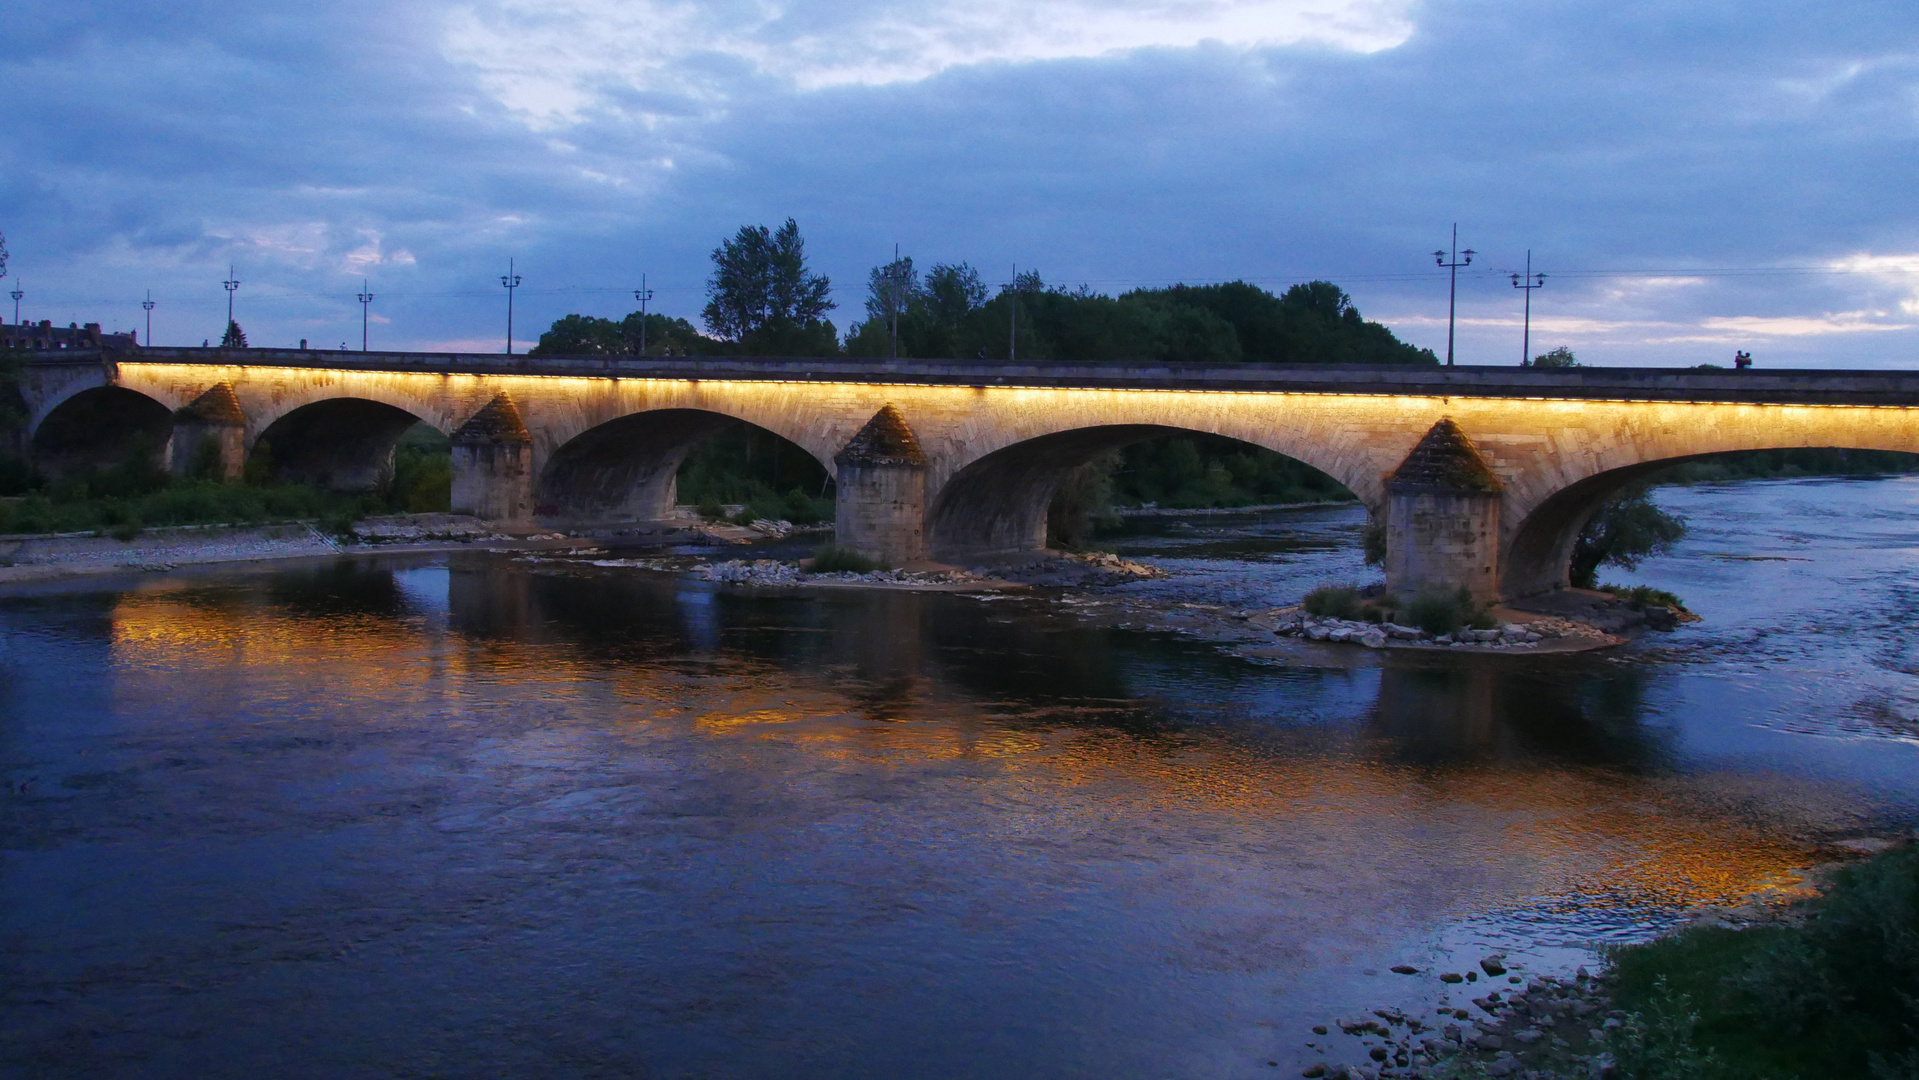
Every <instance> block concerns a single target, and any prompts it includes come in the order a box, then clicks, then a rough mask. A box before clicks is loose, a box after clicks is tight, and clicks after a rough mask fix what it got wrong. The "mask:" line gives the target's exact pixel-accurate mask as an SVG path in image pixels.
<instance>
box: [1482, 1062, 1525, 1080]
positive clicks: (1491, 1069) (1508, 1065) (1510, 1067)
mask: <svg viewBox="0 0 1919 1080" xmlns="http://www.w3.org/2000/svg"><path fill="white" fill-rule="evenodd" d="M1518 1068H1519V1063H1518V1062H1516V1061H1489V1062H1487V1063H1486V1075H1487V1076H1491V1077H1501V1076H1511V1075H1512V1074H1513V1071H1514V1070H1516V1069H1518Z"/></svg>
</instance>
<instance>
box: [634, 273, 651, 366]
mask: <svg viewBox="0 0 1919 1080" xmlns="http://www.w3.org/2000/svg"><path fill="white" fill-rule="evenodd" d="M633 299H635V300H638V301H639V302H640V355H641V356H645V355H646V302H647V301H648V300H651V299H653V290H652V289H649V288H647V287H646V275H645V274H641V275H640V287H639V288H637V289H634V290H633Z"/></svg>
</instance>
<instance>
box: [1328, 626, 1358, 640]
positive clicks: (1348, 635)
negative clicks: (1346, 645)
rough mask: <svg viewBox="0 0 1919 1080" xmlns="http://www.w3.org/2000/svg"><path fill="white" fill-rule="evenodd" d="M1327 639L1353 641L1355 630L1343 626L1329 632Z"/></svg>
mask: <svg viewBox="0 0 1919 1080" xmlns="http://www.w3.org/2000/svg"><path fill="white" fill-rule="evenodd" d="M1326 639H1327V640H1328V641H1351V640H1353V632H1352V631H1351V630H1348V629H1346V628H1345V627H1343V626H1342V627H1340V628H1339V629H1337V630H1334V631H1333V632H1332V633H1330V634H1327V635H1326Z"/></svg>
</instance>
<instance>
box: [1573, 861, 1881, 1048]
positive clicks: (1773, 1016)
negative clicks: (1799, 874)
mask: <svg viewBox="0 0 1919 1080" xmlns="http://www.w3.org/2000/svg"><path fill="white" fill-rule="evenodd" d="M1799 914H1802V915H1803V916H1804V921H1803V923H1801V924H1798V925H1795V924H1794V923H1792V922H1787V923H1782V924H1777V925H1769V926H1759V927H1753V928H1749V929H1744V930H1731V929H1725V928H1722V927H1716V926H1704V927H1695V928H1693V929H1689V930H1685V931H1682V932H1680V933H1677V934H1674V935H1672V936H1670V937H1666V938H1662V939H1660V940H1658V941H1654V942H1650V943H1648V944H1645V945H1632V946H1626V947H1623V948H1618V949H1614V950H1612V951H1611V954H1610V957H1609V958H1610V960H1611V961H1612V965H1613V970H1612V984H1613V992H1614V996H1615V999H1616V1001H1617V1002H1618V1003H1619V1004H1620V1005H1621V1006H1623V1007H1624V1008H1626V1009H1629V1010H1633V1011H1634V1012H1636V1013H1637V1014H1639V1015H1638V1017H1637V1018H1636V1019H1635V1022H1636V1023H1637V1024H1639V1025H1641V1026H1642V1027H1644V1026H1646V1025H1649V1024H1651V1023H1653V1021H1654V1020H1656V1018H1657V1017H1658V1016H1659V1015H1660V1014H1661V1010H1664V1011H1665V1012H1671V1011H1672V1010H1673V1008H1674V1007H1675V1006H1674V1004H1673V1003H1674V1002H1679V1003H1681V1004H1683V1005H1684V1006H1685V1007H1686V1008H1687V1009H1688V1010H1692V1011H1696V1012H1697V1013H1698V1024H1697V1027H1696V1029H1694V1030H1693V1031H1692V1032H1691V1034H1690V1037H1689V1038H1687V1039H1684V1040H1679V1041H1677V1042H1674V1041H1672V1040H1668V1041H1667V1042H1668V1045H1666V1046H1664V1048H1663V1049H1662V1048H1656V1047H1647V1048H1644V1049H1646V1050H1647V1053H1646V1054H1645V1055H1644V1060H1643V1061H1640V1062H1631V1063H1629V1062H1627V1061H1625V1060H1623V1058H1622V1061H1621V1066H1622V1068H1621V1070H1620V1072H1621V1080H1641V1078H1654V1077H1663V1076H1678V1075H1700V1076H1706V1077H1715V1078H1717V1077H1726V1078H1731V1077H1740V1078H1751V1080H1789V1078H1795V1077H1811V1076H1856V1077H1862V1078H1865V1077H1870V1078H1872V1080H1910V1078H1912V1077H1915V1076H1919V846H1916V845H1910V844H1909V845H1906V846H1904V847H1901V848H1898V849H1895V850H1893V851H1890V852H1886V853H1885V854H1882V855H1879V856H1877V857H1876V858H1873V859H1870V860H1867V861H1865V862H1861V863H1857V864H1855V865H1853V866H1849V867H1846V868H1845V869H1843V870H1841V871H1839V873H1838V874H1836V875H1835V876H1834V878H1833V881H1832V884H1831V886H1830V887H1829V888H1828V889H1827V890H1826V891H1825V892H1824V894H1822V895H1821V896H1819V897H1818V898H1816V899H1814V900H1812V901H1810V902H1809V903H1807V904H1806V905H1805V906H1804V908H1803V910H1802V911H1801V912H1799ZM1707 1057H1710V1058H1712V1059H1714V1062H1715V1064H1713V1066H1712V1067H1710V1068H1705V1069H1704V1071H1701V1072H1696V1073H1691V1074H1688V1073H1685V1072H1682V1071H1679V1067H1680V1066H1681V1064H1683V1063H1684V1062H1685V1061H1695V1062H1696V1061H1702V1060H1704V1059H1706V1058H1707ZM1628 1064H1632V1065H1633V1066H1634V1068H1633V1069H1632V1071H1628V1070H1627V1069H1626V1068H1625V1067H1624V1066H1626V1065H1628ZM1702 1068H1703V1067H1702Z"/></svg>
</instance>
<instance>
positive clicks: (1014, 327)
mask: <svg viewBox="0 0 1919 1080" xmlns="http://www.w3.org/2000/svg"><path fill="white" fill-rule="evenodd" d="M1006 306H1007V307H1009V308H1011V309H1012V316H1011V317H1010V318H1009V319H1008V320H1007V323H1006V361H1007V363H1012V362H1013V361H1015V360H1018V359H1019V264H1018V263H1014V264H1013V294H1012V299H1011V300H1009V301H1008V302H1007V305H1006Z"/></svg>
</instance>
